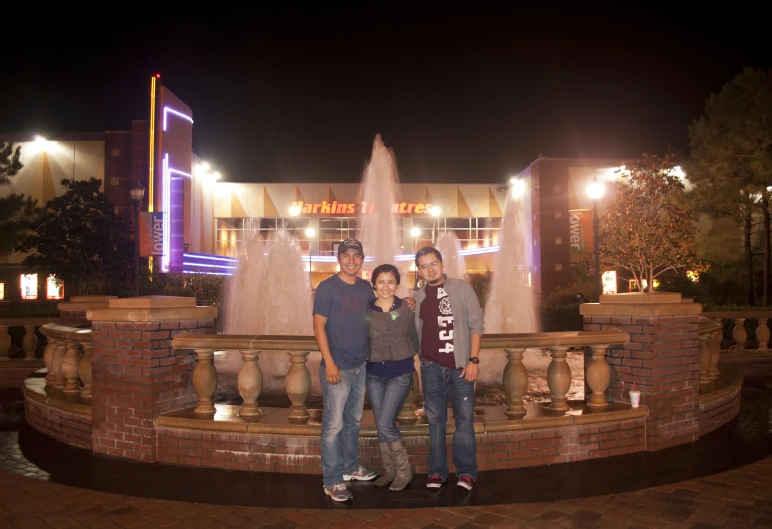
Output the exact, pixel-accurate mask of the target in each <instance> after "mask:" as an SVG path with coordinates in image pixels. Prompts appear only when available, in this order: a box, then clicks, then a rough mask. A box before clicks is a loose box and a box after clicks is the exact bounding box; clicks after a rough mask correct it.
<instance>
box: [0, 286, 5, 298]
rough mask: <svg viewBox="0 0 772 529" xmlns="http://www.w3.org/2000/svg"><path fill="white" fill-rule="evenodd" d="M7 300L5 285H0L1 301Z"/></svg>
mask: <svg viewBox="0 0 772 529" xmlns="http://www.w3.org/2000/svg"><path fill="white" fill-rule="evenodd" d="M4 299H5V283H0V301H3V300H4Z"/></svg>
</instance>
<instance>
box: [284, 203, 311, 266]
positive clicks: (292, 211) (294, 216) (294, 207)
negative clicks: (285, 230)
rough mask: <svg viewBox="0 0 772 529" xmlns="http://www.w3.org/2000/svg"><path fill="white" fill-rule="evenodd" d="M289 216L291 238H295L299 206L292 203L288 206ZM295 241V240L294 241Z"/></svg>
mask: <svg viewBox="0 0 772 529" xmlns="http://www.w3.org/2000/svg"><path fill="white" fill-rule="evenodd" d="M289 214H290V217H292V238H293V239H295V225H296V224H297V218H298V215H300V206H298V205H297V204H293V205H291V206H290V208H289ZM295 243H297V241H295ZM308 250H309V255H310V253H311V247H310V246H309V248H308Z"/></svg>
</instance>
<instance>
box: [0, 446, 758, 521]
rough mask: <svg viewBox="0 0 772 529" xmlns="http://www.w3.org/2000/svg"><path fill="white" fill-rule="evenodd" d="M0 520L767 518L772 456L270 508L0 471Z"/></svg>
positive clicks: (718, 519) (632, 519) (731, 519)
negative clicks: (576, 484) (506, 496)
mask: <svg viewBox="0 0 772 529" xmlns="http://www.w3.org/2000/svg"><path fill="white" fill-rule="evenodd" d="M192 486H197V485H196V484H193V485H192ZM198 486H200V484H198ZM320 492H321V491H320ZM384 493H385V492H384ZM0 526H2V527H19V528H29V529H34V528H57V529H64V528H70V527H72V528H75V527H88V528H100V529H107V528H132V529H139V528H146V527H165V528H178V527H179V528H183V527H202V528H203V527H275V528H290V527H303V528H309V529H310V528H320V527H341V528H354V527H363V528H368V529H376V528H384V527H409V528H422V527H427V528H429V527H430V528H448V529H450V528H471V527H529V528H530V527H532V528H551V527H567V528H572V527H575V528H585V527H612V528H628V529H633V528H643V527H662V528H689V527H690V528H694V529H698V528H699V529H708V528H716V527H723V528H727V529H729V528H731V529H747V528H751V527H772V458H766V459H763V460H761V461H758V462H756V463H754V464H751V465H746V466H743V467H740V468H737V469H734V470H730V471H727V472H722V473H719V474H714V475H710V476H706V477H703V478H699V479H691V480H687V481H682V482H679V483H673V484H669V485H663V486H658V487H653V488H649V489H642V490H636V491H632V492H624V493H620V494H606V495H602V496H590V497H586V498H578V499H569V500H560V501H554V502H543V503H518V504H509V505H486V506H469V507H447V508H442V507H441V508H426V509H385V510H357V509H347V508H346V506H345V505H341V506H340V508H333V509H324V510H321V509H271V508H266V507H241V506H230V505H212V504H204V503H187V502H179V501H170V500H157V499H148V498H138V497H135V496H123V495H117V494H109V493H104V492H96V491H93V490H88V489H80V488H75V487H70V486H67V485H59V484H56V483H50V482H47V481H42V480H39V479H34V478H28V477H25V476H21V475H18V474H13V473H11V472H6V471H0Z"/></svg>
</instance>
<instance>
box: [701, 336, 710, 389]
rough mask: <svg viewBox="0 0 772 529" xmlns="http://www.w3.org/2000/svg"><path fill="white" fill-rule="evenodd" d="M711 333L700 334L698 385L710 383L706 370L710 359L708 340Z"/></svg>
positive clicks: (708, 367)
mask: <svg viewBox="0 0 772 529" xmlns="http://www.w3.org/2000/svg"><path fill="white" fill-rule="evenodd" d="M711 339H712V335H710V334H700V385H703V386H704V385H706V384H709V383H710V378H709V377H708V370H709V369H710V359H711V355H712V352H711V350H710V340H711Z"/></svg>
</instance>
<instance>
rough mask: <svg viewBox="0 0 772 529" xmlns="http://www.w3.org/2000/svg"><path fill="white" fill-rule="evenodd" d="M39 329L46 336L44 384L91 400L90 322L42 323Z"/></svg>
mask: <svg viewBox="0 0 772 529" xmlns="http://www.w3.org/2000/svg"><path fill="white" fill-rule="evenodd" d="M40 332H41V333H42V334H43V335H44V336H45V337H46V338H47V339H48V345H46V348H45V350H44V351H43V361H44V362H45V365H46V368H47V370H48V373H47V374H46V386H50V387H53V388H57V389H60V390H62V391H63V392H64V393H65V394H71V395H79V396H80V398H82V399H90V398H91V323H90V322H85V323H82V324H77V323H72V324H70V325H61V324H57V323H49V324H47V325H43V326H42V327H41V328H40ZM81 385H82V387H81Z"/></svg>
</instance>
